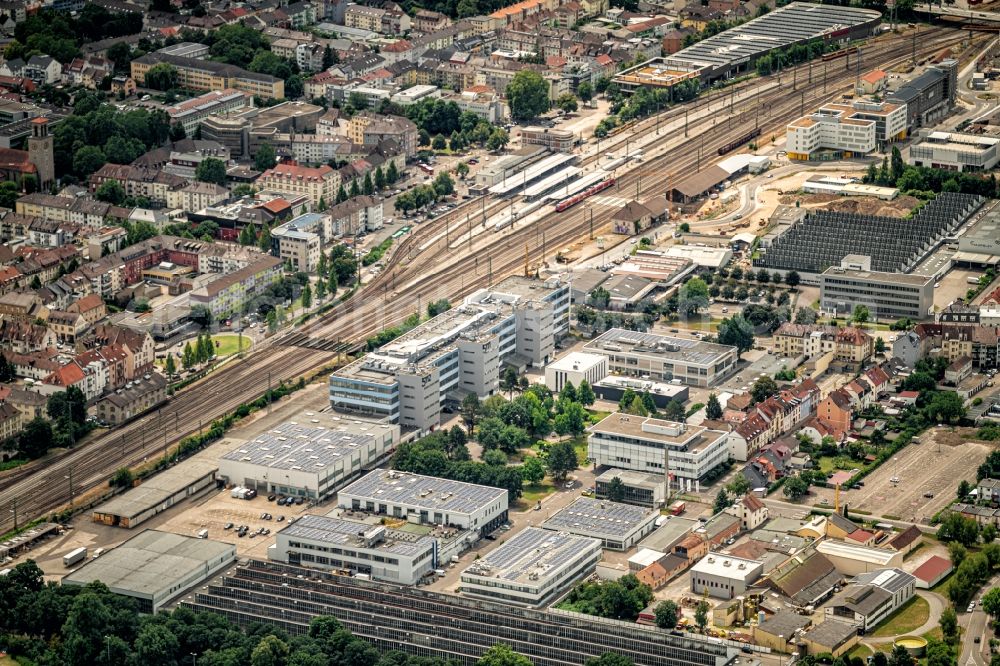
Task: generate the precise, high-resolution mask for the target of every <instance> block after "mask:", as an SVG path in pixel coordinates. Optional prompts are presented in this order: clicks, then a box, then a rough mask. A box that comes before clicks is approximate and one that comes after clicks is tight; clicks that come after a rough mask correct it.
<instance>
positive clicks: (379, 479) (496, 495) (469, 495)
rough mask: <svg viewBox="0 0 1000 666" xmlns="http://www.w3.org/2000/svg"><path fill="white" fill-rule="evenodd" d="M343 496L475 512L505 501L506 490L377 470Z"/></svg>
mask: <svg viewBox="0 0 1000 666" xmlns="http://www.w3.org/2000/svg"><path fill="white" fill-rule="evenodd" d="M340 496H341V497H347V496H355V497H359V498H363V499H366V500H371V501H374V502H387V503H388V502H391V503H395V504H405V505H408V506H414V507H419V508H421V509H428V510H431V511H457V512H460V513H473V512H475V511H476V510H478V509H480V508H482V507H484V506H487V505H489V504H492V503H493V502H496V501H497V500H500V499H503V500H504V501H506V498H507V491H506V490H504V489H503V488H492V487H490V486H480V485H477V484H474V483H465V482H463V481H452V480H450V479H440V478H438V477H436V476H422V475H420V474H410V473H408V472H397V471H394V470H385V469H377V470H375V471H373V472H370V473H368V474H366V475H365V476H363V477H361V478H360V479H358V480H357V481H355V482H354V483H352V484H350V485H349V486H347V487H346V488H343V489H342V490H341V491H340Z"/></svg>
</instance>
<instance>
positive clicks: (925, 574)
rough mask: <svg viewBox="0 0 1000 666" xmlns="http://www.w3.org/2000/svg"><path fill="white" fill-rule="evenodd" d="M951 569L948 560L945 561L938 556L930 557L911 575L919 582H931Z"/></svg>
mask: <svg viewBox="0 0 1000 666" xmlns="http://www.w3.org/2000/svg"><path fill="white" fill-rule="evenodd" d="M951 568H952V564H951V561H950V560H947V559H945V558H943V557H941V556H940V555H931V556H930V557H929V558H927V561H926V562H924V563H923V564H921V565H920V566H919V567H917V568H916V569H915V570H914V571H913V575H914V576H915V577H917V578H919V579H920V580H925V581H932V580H936V579H937V578H939V577H940V576H941V574H943V573H945V572H947V571H948V570H950V569H951Z"/></svg>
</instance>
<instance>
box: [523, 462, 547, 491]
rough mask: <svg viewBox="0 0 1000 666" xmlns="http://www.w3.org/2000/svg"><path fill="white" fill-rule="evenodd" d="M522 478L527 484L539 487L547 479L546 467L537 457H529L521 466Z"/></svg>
mask: <svg viewBox="0 0 1000 666" xmlns="http://www.w3.org/2000/svg"><path fill="white" fill-rule="evenodd" d="M521 476H522V477H523V478H524V480H525V481H526V482H527V483H530V484H532V485H538V484H539V483H541V482H542V479H544V478H545V465H544V463H542V461H541V459H540V458H538V457H537V456H528V457H526V458H525V459H524V463H523V464H522V465H521Z"/></svg>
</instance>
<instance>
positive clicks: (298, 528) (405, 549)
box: [279, 515, 434, 557]
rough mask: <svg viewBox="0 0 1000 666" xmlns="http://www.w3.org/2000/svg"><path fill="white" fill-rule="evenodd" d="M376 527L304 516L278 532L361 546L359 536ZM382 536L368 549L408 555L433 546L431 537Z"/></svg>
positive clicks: (397, 532)
mask: <svg viewBox="0 0 1000 666" xmlns="http://www.w3.org/2000/svg"><path fill="white" fill-rule="evenodd" d="M376 529H385V528H382V526H380V525H368V524H366V523H356V522H352V521H349V520H342V519H340V518H331V517H329V516H315V515H305V516H302V517H301V518H299V519H298V520H297V521H295V523H293V524H292V525H289V526H288V527H286V528H285V529H283V530H281V532H279V534H281V535H282V536H285V537H298V538H300V539H312V540H313V541H322V542H323V543H331V544H340V545H344V546H349V545H361V544H359V543H358V542H359V539H361V537H362V535H364V534H367V533H369V532H371V531H372V530H376ZM384 535H385V538H384V539H383V540H381V541H380V542H378V543H376V544H374V545H372V546H369V548H371V549H373V550H376V549H377V550H380V551H385V552H387V553H395V554H397V555H403V556H407V557H408V556H413V555H417V554H419V553H422V552H426V550H427V549H428V548H433V546H434V539H432V538H431V537H427V536H421V535H419V534H411V533H409V532H402V531H400V530H390V529H386V530H385V532H384Z"/></svg>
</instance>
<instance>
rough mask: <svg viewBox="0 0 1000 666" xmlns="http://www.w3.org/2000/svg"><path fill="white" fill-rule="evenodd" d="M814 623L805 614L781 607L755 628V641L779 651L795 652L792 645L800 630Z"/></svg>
mask: <svg viewBox="0 0 1000 666" xmlns="http://www.w3.org/2000/svg"><path fill="white" fill-rule="evenodd" d="M810 624H812V620H810V619H809V617H807V616H805V615H799V614H798V613H793V612H792V611H789V610H785V609H781V610H779V611H778V612H777V613H775V614H774V615H772V616H771V617H768V618H767V619H765V620H764V621H763V622H760V623H758V624H757V625H756V626H754V628H753V642H754V643H756V644H757V645H760V646H763V647H766V648H771V649H772V650H776V651H778V652H784V653H788V652H794V648H793V647H792V646H794V645H795V639H796V636H797V634H798V633H799V632H801V631H803V630H804V629H805V628H806V627H808V626H809V625H810Z"/></svg>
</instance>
